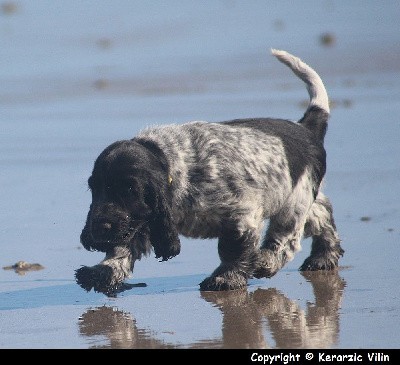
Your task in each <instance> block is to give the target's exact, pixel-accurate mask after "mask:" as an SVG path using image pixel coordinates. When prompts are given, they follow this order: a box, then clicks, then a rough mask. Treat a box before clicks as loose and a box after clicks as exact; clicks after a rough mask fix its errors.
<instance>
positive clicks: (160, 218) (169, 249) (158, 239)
mask: <svg viewBox="0 0 400 365" xmlns="http://www.w3.org/2000/svg"><path fill="white" fill-rule="evenodd" d="M147 200H148V203H149V205H150V206H151V208H152V209H153V214H152V217H151V218H150V221H149V226H150V242H151V244H152V245H153V248H154V253H155V254H156V258H162V260H161V261H167V260H168V259H170V258H172V257H174V256H177V255H178V254H179V252H180V250H181V243H180V240H179V235H178V230H177V228H176V226H175V223H174V221H173V218H172V212H171V204H170V203H169V202H168V201H167V197H166V195H165V190H163V189H162V190H161V189H160V190H156V189H155V188H154V187H153V186H152V187H150V189H149V190H148V193H147Z"/></svg>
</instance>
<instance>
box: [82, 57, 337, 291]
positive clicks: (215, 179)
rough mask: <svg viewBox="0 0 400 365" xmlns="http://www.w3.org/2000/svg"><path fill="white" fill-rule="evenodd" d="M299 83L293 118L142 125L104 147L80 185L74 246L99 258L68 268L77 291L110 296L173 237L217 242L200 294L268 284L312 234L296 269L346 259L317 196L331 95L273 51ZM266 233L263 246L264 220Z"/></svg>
mask: <svg viewBox="0 0 400 365" xmlns="http://www.w3.org/2000/svg"><path fill="white" fill-rule="evenodd" d="M272 54H273V55H274V56H275V57H277V59H278V60H279V61H281V62H283V63H284V64H285V65H287V66H288V67H289V68H290V69H291V70H292V71H293V72H294V74H295V75H297V76H298V77H299V78H300V79H301V80H302V81H303V82H305V84H306V86H307V89H308V93H309V96H310V102H309V105H308V108H307V110H306V111H305V114H304V116H303V117H302V118H301V119H300V120H299V121H298V122H297V123H295V122H291V121H288V120H284V119H271V118H251V119H237V120H231V121H225V122H218V123H206V122H190V123H186V124H182V125H164V126H159V127H156V128H149V129H146V130H144V131H142V132H141V133H140V134H139V135H138V136H136V137H135V138H133V139H130V140H122V141H118V142H115V143H113V144H111V145H110V146H108V147H107V148H106V149H105V150H104V151H103V152H102V153H101V154H100V155H99V156H98V158H97V159H96V161H95V163H94V168H93V171H92V175H91V176H90V178H89V180H88V184H89V188H90V190H91V193H92V203H91V205H90V209H89V212H88V215H87V220H86V224H85V226H84V228H83V231H82V233H81V237H80V239H81V243H82V245H83V246H84V247H85V248H86V249H87V250H97V251H102V252H105V254H106V255H105V258H104V260H103V261H101V262H100V263H99V264H98V265H95V266H93V267H86V266H83V267H81V268H79V269H78V270H76V273H75V276H76V281H77V283H78V284H79V285H80V286H81V287H82V288H84V289H85V290H87V291H90V290H91V289H94V290H95V291H97V292H102V293H105V294H106V295H110V296H112V295H115V293H117V292H119V291H122V290H124V289H126V288H127V287H128V286H127V284H124V280H125V279H126V278H128V277H129V275H130V274H131V273H132V271H133V267H134V263H135V261H136V260H140V259H141V258H142V257H143V256H146V255H149V254H150V253H151V252H152V251H154V253H155V257H156V258H159V259H160V260H161V261H165V260H169V259H170V258H172V257H174V256H176V255H178V254H179V252H180V249H181V246H180V241H179V235H184V236H186V237H194V238H218V254H219V257H220V259H221V263H220V265H219V266H218V267H217V268H216V269H215V270H214V272H213V273H212V274H211V275H210V276H209V277H207V278H206V279H204V280H203V281H202V282H201V283H200V289H201V290H203V291H216V290H231V289H240V288H243V287H245V286H246V285H247V280H248V279H249V278H251V277H255V278H262V277H267V278H269V277H271V276H273V275H274V274H275V273H276V272H277V271H278V270H279V269H281V268H282V267H283V266H284V265H285V264H286V263H287V262H288V261H290V260H292V259H293V257H294V254H295V253H296V251H298V250H299V249H300V240H301V238H302V237H312V248H311V254H310V256H309V257H308V258H307V259H306V260H305V262H304V263H303V265H302V266H301V268H300V269H301V270H333V269H335V268H336V267H337V266H338V260H339V257H340V256H342V255H343V252H344V251H343V250H342V248H341V246H340V240H339V237H338V234H337V231H336V227H335V223H334V219H333V215H332V207H331V204H330V202H329V200H328V198H327V197H326V196H324V195H323V194H322V192H321V182H322V180H323V177H324V175H325V170H326V153H325V149H324V147H323V142H324V136H325V133H326V130H327V121H328V117H329V102H328V95H327V93H326V90H325V87H324V85H323V82H322V80H321V79H320V77H319V76H318V74H317V73H316V72H315V71H314V70H313V69H312V68H311V67H309V66H308V65H306V64H305V63H304V62H302V61H301V60H300V59H299V58H297V57H295V56H293V55H291V54H289V53H287V52H285V51H279V50H272ZM267 219H268V220H269V224H268V229H267V231H266V234H265V237H263V238H261V234H262V231H263V227H264V224H265V221H266V220H267Z"/></svg>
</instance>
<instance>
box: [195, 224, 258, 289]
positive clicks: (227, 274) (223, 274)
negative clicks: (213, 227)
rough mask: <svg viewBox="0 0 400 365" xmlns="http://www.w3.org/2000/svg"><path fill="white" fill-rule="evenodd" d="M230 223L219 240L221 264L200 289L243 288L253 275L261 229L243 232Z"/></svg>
mask: <svg viewBox="0 0 400 365" xmlns="http://www.w3.org/2000/svg"><path fill="white" fill-rule="evenodd" d="M230 225H231V224H227V225H225V227H224V230H223V232H222V234H221V236H220V238H219V240H218V254H219V257H220V259H221V264H220V265H219V266H218V267H217V268H216V269H215V270H214V272H213V273H212V274H211V275H210V276H209V277H207V278H206V279H204V280H203V281H202V282H201V283H200V290H203V291H208V290H210V291H217V290H233V289H241V288H244V287H246V286H247V279H248V278H249V277H251V276H252V273H253V271H254V269H255V267H256V263H257V258H258V253H257V251H258V248H257V246H258V245H259V239H260V233H259V231H260V230H261V229H260V230H254V229H248V230H246V231H244V232H243V231H242V230H239V229H238V228H235V227H229V226H230ZM260 225H261V224H260Z"/></svg>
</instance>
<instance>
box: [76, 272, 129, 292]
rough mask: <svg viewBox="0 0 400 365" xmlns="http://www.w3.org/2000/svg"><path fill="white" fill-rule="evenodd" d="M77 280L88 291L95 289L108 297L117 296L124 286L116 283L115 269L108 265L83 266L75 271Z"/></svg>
mask: <svg viewBox="0 0 400 365" xmlns="http://www.w3.org/2000/svg"><path fill="white" fill-rule="evenodd" d="M75 279H76V282H77V283H78V284H79V285H80V286H81V287H82V288H83V289H85V290H86V291H90V290H92V289H93V290H94V291H95V292H98V293H103V294H105V295H107V296H115V293H117V292H119V291H120V289H121V285H122V282H117V281H115V278H114V273H113V269H112V268H111V267H110V266H107V265H95V266H91V267H89V266H83V267H81V268H79V269H78V270H76V271H75Z"/></svg>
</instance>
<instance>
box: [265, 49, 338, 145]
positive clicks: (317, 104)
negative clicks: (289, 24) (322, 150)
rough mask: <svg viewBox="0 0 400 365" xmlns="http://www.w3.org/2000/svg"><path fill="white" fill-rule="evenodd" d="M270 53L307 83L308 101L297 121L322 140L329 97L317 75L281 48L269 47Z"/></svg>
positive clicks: (327, 115)
mask: <svg viewBox="0 0 400 365" xmlns="http://www.w3.org/2000/svg"><path fill="white" fill-rule="evenodd" d="M271 52H272V54H273V55H274V56H275V57H276V58H277V59H278V60H279V61H281V62H282V63H284V64H285V65H287V66H288V67H289V68H290V69H291V70H292V71H293V72H294V74H295V75H296V76H298V77H299V78H300V79H301V80H303V81H304V82H305V84H306V85H307V90H308V94H309V96H310V103H309V104H308V107H307V110H306V112H305V113H304V116H303V118H301V119H300V120H299V123H300V124H302V125H303V126H304V127H306V128H307V129H309V130H310V131H311V132H312V133H313V134H314V136H315V137H316V138H317V139H319V140H320V141H321V142H323V141H324V137H325V133H326V130H327V127H328V123H327V122H328V119H329V112H330V110H329V99H328V94H327V92H326V89H325V86H324V83H323V82H322V80H321V78H320V77H319V75H318V74H317V73H316V72H315V71H314V70H313V69H312V68H311V67H310V66H308V65H307V64H305V63H304V62H303V61H302V60H301V59H300V58H298V57H296V56H293V55H291V54H290V53H288V52H286V51H282V50H277V49H271Z"/></svg>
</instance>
